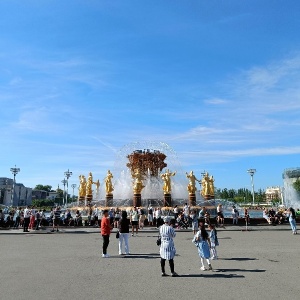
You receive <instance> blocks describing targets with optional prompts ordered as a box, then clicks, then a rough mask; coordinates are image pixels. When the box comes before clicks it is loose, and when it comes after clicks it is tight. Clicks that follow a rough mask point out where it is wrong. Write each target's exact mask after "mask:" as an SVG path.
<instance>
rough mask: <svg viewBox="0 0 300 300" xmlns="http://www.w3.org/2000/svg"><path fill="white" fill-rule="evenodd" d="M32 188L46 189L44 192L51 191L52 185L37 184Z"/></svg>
mask: <svg viewBox="0 0 300 300" xmlns="http://www.w3.org/2000/svg"><path fill="white" fill-rule="evenodd" d="M34 189H35V190H41V191H46V192H51V189H52V186H51V185H42V184H37V185H36V186H35V188H34Z"/></svg>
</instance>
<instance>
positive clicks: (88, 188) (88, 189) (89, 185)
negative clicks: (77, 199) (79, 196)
mask: <svg viewBox="0 0 300 300" xmlns="http://www.w3.org/2000/svg"><path fill="white" fill-rule="evenodd" d="M93 183H94V182H93V175H92V172H90V173H89V177H88V179H87V182H86V192H85V194H86V196H88V195H92V194H93V190H92V186H93Z"/></svg>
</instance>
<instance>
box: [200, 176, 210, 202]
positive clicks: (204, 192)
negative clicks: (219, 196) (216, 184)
mask: <svg viewBox="0 0 300 300" xmlns="http://www.w3.org/2000/svg"><path fill="white" fill-rule="evenodd" d="M201 185H202V190H201V195H202V196H203V197H205V196H206V195H209V177H208V173H207V172H206V173H205V174H204V175H203V177H202V180H201Z"/></svg>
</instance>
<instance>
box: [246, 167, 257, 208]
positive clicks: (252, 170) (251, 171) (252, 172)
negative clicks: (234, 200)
mask: <svg viewBox="0 0 300 300" xmlns="http://www.w3.org/2000/svg"><path fill="white" fill-rule="evenodd" d="M247 172H248V173H249V174H250V176H251V185H252V199H253V204H252V205H253V206H254V181H253V175H254V174H255V172H256V169H249V170H247Z"/></svg>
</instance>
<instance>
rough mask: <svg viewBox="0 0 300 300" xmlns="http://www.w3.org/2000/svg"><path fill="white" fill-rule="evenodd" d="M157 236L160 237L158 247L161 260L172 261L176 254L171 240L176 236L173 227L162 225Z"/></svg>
mask: <svg viewBox="0 0 300 300" xmlns="http://www.w3.org/2000/svg"><path fill="white" fill-rule="evenodd" d="M159 234H160V237H161V245H160V251H159V253H160V257H161V258H163V259H167V260H170V259H173V258H174V256H175V254H176V249H175V246H174V241H173V238H174V237H175V236H176V232H175V230H174V228H173V227H171V226H169V225H168V224H164V225H162V226H160V227H159Z"/></svg>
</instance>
